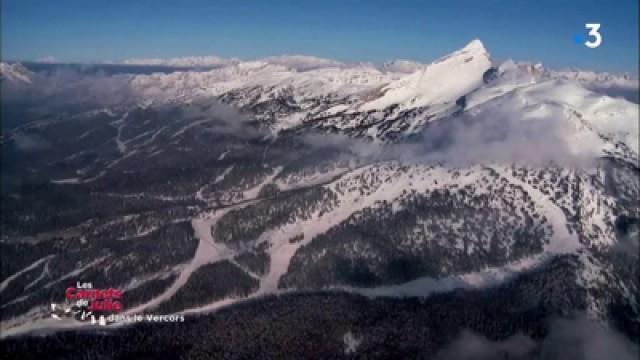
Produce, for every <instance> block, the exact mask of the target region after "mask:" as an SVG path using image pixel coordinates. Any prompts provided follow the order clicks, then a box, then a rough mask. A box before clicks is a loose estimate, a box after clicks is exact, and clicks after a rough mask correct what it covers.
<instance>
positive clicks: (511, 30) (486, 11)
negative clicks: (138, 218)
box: [1, 0, 638, 73]
mask: <svg viewBox="0 0 640 360" xmlns="http://www.w3.org/2000/svg"><path fill="white" fill-rule="evenodd" d="M1 16H2V19H1V20H2V22H1V26H2V33H1V36H2V58H3V59H6V60H36V59H42V58H45V57H49V56H53V57H55V58H56V59H58V60H60V61H67V62H75V61H79V62H91V61H102V60H120V59H124V58H130V57H179V56H191V55H218V56H223V57H239V58H242V59H252V58H259V57H264V56H270V55H282V54H306V55H316V56H321V57H328V58H335V59H339V60H353V61H372V62H382V61H386V60H389V59H398V58H406V59H413V60H417V61H430V60H433V59H434V58H437V57H439V56H441V55H444V54H446V53H447V52H450V51H452V50H455V49H457V48H460V47H462V46H464V45H465V44H466V43H467V42H469V41H470V40H472V39H474V38H479V39H481V40H482V41H483V42H484V44H485V46H486V47H487V49H488V50H489V52H490V53H491V55H492V57H494V58H497V59H504V58H507V57H508V58H513V59H515V60H522V61H525V60H527V61H542V62H543V63H544V64H545V65H546V66H549V67H554V68H564V67H580V68H586V69H594V70H608V71H628V72H633V73H637V66H638V65H637V64H638V35H637V34H638V33H637V32H638V1H637V0H618V1H606V0H597V1H596V0H582V1H570V0H564V1H563V0H555V1H552V0H537V1H524V0H487V1H481V0H477V1H463V0H453V1H445V0H438V1H375V0H371V1H365V0H351V1H350V0H344V1H334V0H323V1H311V0H308V1H279V0H272V1H266V0H265V1H250V0H236V1H213V0H198V1H188V0H183V1H162V0H155V1H153V0H148V1H143V0H123V1H119V0H118V1H116V0H110V1H102V0H81V1H72V0H46V1H29V0H2V15H1ZM587 22H599V23H601V24H602V29H601V33H602V36H603V43H602V45H601V46H600V47H599V48H597V49H588V48H587V47H585V46H584V45H577V44H576V43H575V42H574V37H575V35H580V34H583V35H586V32H587V30H585V29H584V24H585V23H587Z"/></svg>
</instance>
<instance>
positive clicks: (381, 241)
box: [0, 40, 640, 334]
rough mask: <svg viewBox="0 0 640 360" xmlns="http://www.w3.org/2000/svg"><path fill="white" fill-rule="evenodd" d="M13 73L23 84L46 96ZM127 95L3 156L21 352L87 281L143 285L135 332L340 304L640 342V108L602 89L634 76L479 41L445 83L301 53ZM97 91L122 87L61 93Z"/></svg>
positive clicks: (7, 145)
mask: <svg viewBox="0 0 640 360" xmlns="http://www.w3.org/2000/svg"><path fill="white" fill-rule="evenodd" d="M174 65H175V64H174ZM218 65H219V66H218ZM185 66H187V65H185ZM188 66H192V65H188ZM1 69H2V79H3V80H2V84H3V86H7V87H13V86H18V85H19V86H21V87H23V86H26V87H29V84H30V83H35V82H33V81H32V80H33V79H34V76H35V77H38V76H39V75H37V74H33V73H30V72H29V71H26V69H24V67H22V66H20V65H19V64H13V65H8V64H3V65H2V68H1ZM65 79H66V78H65ZM106 79H108V80H105V78H98V77H96V78H82V81H77V84H78V85H74V84H76V83H75V82H68V83H67V86H65V87H64V91H65V92H64V94H57V95H59V96H53V95H52V93H51V92H50V91H49V92H47V93H46V97H43V98H38V99H39V100H40V103H39V105H44V104H46V105H49V106H48V107H44V106H42V107H40V108H38V111H32V110H33V109H28V110H29V111H21V112H16V113H18V114H20V116H23V117H24V119H23V120H22V122H21V123H20V125H19V126H16V127H15V128H12V129H10V130H9V131H8V132H7V134H6V141H3V152H4V151H6V153H7V154H9V155H8V156H9V160H11V159H13V158H15V159H28V161H29V168H28V169H25V168H24V167H20V166H13V167H11V166H9V167H7V173H8V174H9V175H10V176H11V177H10V178H8V179H9V180H7V181H6V186H4V189H3V206H4V208H3V210H10V211H4V212H3V213H6V214H8V215H7V216H5V217H3V229H4V231H3V239H2V240H3V241H2V242H0V246H2V251H3V252H4V253H7V254H9V255H10V256H9V260H10V261H9V263H8V264H6V265H5V266H4V267H3V272H2V277H1V283H0V295H1V296H2V309H3V311H2V329H3V334H18V333H23V332H25V331H30V330H32V329H38V328H44V327H49V326H57V327H60V326H70V327H73V326H78V324H77V323H76V322H73V321H70V322H69V323H68V324H67V323H65V324H60V323H55V322H54V321H53V320H51V319H48V318H47V316H46V315H47V310H46V309H45V308H44V307H43V306H46V304H47V302H49V301H50V300H51V296H53V294H54V293H55V292H56V291H58V289H59V287H61V286H62V287H65V286H66V285H67V282H68V281H75V280H76V279H81V280H88V279H91V281H93V282H94V283H101V284H105V285H107V286H111V287H114V288H116V287H117V288H122V289H125V290H124V291H125V293H124V294H125V299H127V301H128V303H127V304H126V311H127V312H129V313H134V312H140V311H155V312H160V313H176V312H184V313H200V312H203V311H208V310H212V309H217V308H220V307H223V306H227V305H229V304H232V303H235V302H238V301H241V300H243V299H247V298H252V299H257V302H256V304H257V305H256V306H262V305H260V304H261V303H260V299H263V297H264V296H266V295H269V294H284V293H286V294H289V293H297V291H298V290H304V291H319V290H327V289H332V290H345V291H348V292H351V293H355V294H364V295H367V296H368V297H369V298H370V299H373V300H370V301H374V302H375V301H376V300H375V299H377V298H379V297H383V298H391V299H395V298H399V297H400V298H401V297H420V298H425V297H428V296H430V295H432V294H434V293H441V294H443V295H442V297H438V298H437V300H434V301H442V302H443V304H445V305H446V304H449V305H451V304H454V305H451V306H457V305H456V304H459V303H458V302H457V301H461V300H459V299H460V297H459V296H458V295H456V293H455V292H454V293H450V292H451V291H452V290H455V289H465V291H470V293H469V294H471V295H469V296H474V299H476V300H477V301H481V302H482V301H485V302H487V303H489V302H490V301H489V300H487V299H493V296H494V295H495V294H502V295H504V296H502V297H498V298H499V299H502V300H496V301H498V303H499V304H500V306H503V307H505V308H506V309H508V310H509V311H505V314H506V315H504V316H506V317H508V318H509V319H511V320H513V323H520V322H522V321H520V320H518V319H521V317H519V316H525V315H522V314H527V315H526V316H528V317H529V316H530V317H535V316H538V315H540V314H543V315H544V316H553V315H554V314H561V313H566V312H570V311H575V310H578V311H584V312H586V313H587V314H588V315H589V316H591V317H593V318H597V319H600V320H602V321H608V320H611V321H613V320H612V319H620V318H621V319H623V320H624V321H627V322H628V323H629V324H631V325H629V326H630V328H633V326H637V323H638V322H637V321H638V319H639V318H640V317H638V316H639V314H640V304H639V303H638V300H637V296H636V295H635V294H637V292H638V290H639V286H638V284H637V281H636V280H634V279H636V278H637V271H638V270H637V269H636V268H633V267H631V266H629V264H632V263H634V262H637V256H636V253H637V248H638V242H637V235H638V229H639V227H640V216H639V215H638V210H637V203H636V200H637V197H638V196H639V194H640V181H639V174H640V169H639V168H638V165H637V163H638V153H639V149H638V141H639V139H638V133H639V131H640V130H639V129H638V122H637V119H638V115H639V114H638V106H637V103H634V102H633V101H630V100H629V99H628V98H627V97H625V96H623V97H617V96H614V95H612V94H607V93H603V91H601V89H600V87H599V85H602V84H603V83H607V84H616V86H617V85H620V84H624V86H628V87H629V88H630V89H633V81H634V79H631V78H629V77H625V76H621V77H618V76H614V75H610V74H606V75H603V74H591V73H586V72H581V73H565V72H553V71H549V70H547V69H545V68H544V67H543V66H542V65H541V64H530V63H516V62H514V61H511V60H508V61H505V62H503V63H500V64H495V63H493V62H492V60H491V58H490V56H489V53H488V51H487V49H486V48H485V47H484V45H483V44H482V43H481V42H480V41H479V40H474V41H472V42H470V43H469V44H467V45H466V46H465V47H463V48H462V49H460V50H458V51H455V52H453V53H451V54H449V55H447V56H444V57H442V58H440V59H437V60H435V61H433V62H432V63H429V64H418V63H411V62H404V61H400V62H394V63H388V64H385V65H384V66H382V67H380V68H379V67H376V66H374V65H369V64H345V63H342V62H337V61H332V60H326V59H318V58H313V57H304V56H283V57H273V58H267V59H262V60H258V61H248V62H243V61H231V62H229V63H225V64H217V65H216V67H215V68H213V69H210V70H206V71H186V70H185V71H177V72H171V73H154V74H146V75H144V74H142V75H131V74H127V75H117V76H111V77H106ZM47 81H50V80H47V79H46V78H38V81H37V84H38V85H39V86H42V84H46V83H47ZM58 81H60V79H58ZM74 81H75V80H74ZM91 81H96V82H97V84H102V85H103V86H102V87H101V88H102V89H104V88H105V87H107V86H105V85H106V84H108V85H109V86H108V87H110V88H111V89H112V91H111V92H101V93H100V94H102V96H93V97H87V96H84V97H79V96H62V95H69V94H74V91H76V92H82V93H86V92H91V91H93V90H91V89H93V88H94V87H92V86H88V84H90V83H91ZM635 84H636V88H635V91H637V81H636V83H635ZM611 86H613V85H611ZM79 89H80V90H79ZM113 92H115V93H118V94H119V95H121V96H122V95H125V96H124V97H125V99H123V100H122V101H118V102H115V105H114V102H113V101H111V102H110V105H109V106H106V105H104V104H105V102H104V100H106V99H104V97H108V96H110V95H109V94H111V93H113ZM29 96H34V97H36V98H37V96H39V95H38V91H35V90H34V91H30V92H29ZM101 97H103V98H102V99H101ZM77 99H83V100H82V103H80V104H79V103H77V102H74V101H73V100H77ZM85 99H90V100H85ZM117 99H120V98H117ZM3 100H4V99H3ZM9 105H11V104H9ZM19 110H20V109H19ZM12 157H13V158H12ZM16 161H17V160H16ZM9 164H11V162H10V161H9ZM3 180H4V178H3ZM27 240H29V241H27ZM620 249H624V250H623V251H620ZM627 249H631V250H629V251H627ZM61 251H64V256H62V255H60V254H61ZM634 251H635V252H634ZM12 254H15V255H16V256H11V255H12ZM17 254H25V255H24V256H17ZM446 294H450V295H446ZM492 294H493V295H492ZM505 294H509V296H506V295H505ZM327 296H331V295H327ZM447 296H450V297H447ZM513 299H518V300H517V301H515V300H513ZM512 300H513V301H512ZM525 300H526V303H524V302H525ZM384 301H387V300H384ZM388 301H391V300H388ZM514 301H515V303H517V305H514ZM320 302H321V303H322V301H320ZM491 302H495V301H494V300H491ZM383 304H390V302H383ZM445 305H443V306H445ZM449 305H446V306H449ZM251 306H252V305H251V304H249V305H247V307H248V308H251ZM385 306H386V305H385ZM487 306H489V305H487ZM418 307H420V306H418ZM620 309H623V310H624V311H623V312H622V315H620V314H621V311H622V310H620ZM291 311H303V310H300V309H294V310H291ZM461 313H462V315H461V316H466V317H467V318H468V319H474V318H475V317H476V316H479V315H478V312H477V310H476V312H474V310H473V307H472V306H470V307H469V309H468V310H465V311H464V312H461ZM531 314H533V315H531ZM534 315H535V316H534ZM538 317H540V316H538ZM467 318H465V319H467ZM518 321H520V322H518ZM634 324H635V325H634ZM483 326H484V325H483ZM491 326H492V325H486V327H487V328H491ZM523 326H524V327H525V328H523V329H520V328H518V331H520V330H531V329H526V325H523ZM514 331H515V330H514ZM532 331H533V330H532ZM630 331H631V330H630Z"/></svg>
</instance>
